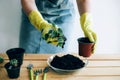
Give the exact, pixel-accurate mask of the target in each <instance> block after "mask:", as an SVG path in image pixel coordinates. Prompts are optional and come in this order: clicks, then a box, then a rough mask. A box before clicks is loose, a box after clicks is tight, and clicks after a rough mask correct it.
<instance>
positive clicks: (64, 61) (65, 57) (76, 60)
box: [47, 54, 88, 72]
mask: <svg viewBox="0 0 120 80" xmlns="http://www.w3.org/2000/svg"><path fill="white" fill-rule="evenodd" d="M47 63H48V65H49V66H50V67H51V68H52V69H53V70H54V71H56V72H74V71H78V70H81V69H83V68H84V67H86V65H87V64H88V60H87V59H85V60H82V59H80V57H78V56H75V55H72V54H56V55H52V56H50V57H49V58H48V60H47Z"/></svg>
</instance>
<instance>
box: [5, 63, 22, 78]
mask: <svg viewBox="0 0 120 80" xmlns="http://www.w3.org/2000/svg"><path fill="white" fill-rule="evenodd" d="M4 67H5V69H6V71H7V74H8V77H9V78H11V79H14V78H18V77H19V76H20V68H21V66H20V65H19V66H17V67H12V68H11V69H9V67H10V63H6V64H5V66H4Z"/></svg>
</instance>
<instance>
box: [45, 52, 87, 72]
mask: <svg viewBox="0 0 120 80" xmlns="http://www.w3.org/2000/svg"><path fill="white" fill-rule="evenodd" d="M56 55H57V56H59V57H60V56H64V55H66V54H55V55H52V56H50V57H49V58H48V59H47V64H48V65H49V66H50V67H51V68H52V69H53V70H54V71H56V72H74V71H78V70H81V69H83V68H85V67H86V66H87V64H88V60H87V59H85V60H83V61H84V63H85V65H84V67H82V68H77V69H72V70H67V69H60V68H56V67H54V66H52V65H51V64H50V63H51V62H52V60H53V59H54V57H55V56H56ZM76 57H77V56H76ZM78 58H79V57H78Z"/></svg>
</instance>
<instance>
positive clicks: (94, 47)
mask: <svg viewBox="0 0 120 80" xmlns="http://www.w3.org/2000/svg"><path fill="white" fill-rule="evenodd" d="M95 50H96V43H95V45H94V46H93V50H92V53H94V52H95Z"/></svg>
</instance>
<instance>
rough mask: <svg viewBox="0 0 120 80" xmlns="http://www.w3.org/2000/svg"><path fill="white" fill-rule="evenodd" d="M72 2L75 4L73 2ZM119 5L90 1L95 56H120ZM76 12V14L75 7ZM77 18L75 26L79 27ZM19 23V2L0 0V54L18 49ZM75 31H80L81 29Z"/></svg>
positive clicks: (109, 0) (110, 0)
mask: <svg viewBox="0 0 120 80" xmlns="http://www.w3.org/2000/svg"><path fill="white" fill-rule="evenodd" d="M73 1H74V3H75V0H73ZM119 4H120V0H91V13H92V15H93V20H94V26H93V29H94V31H95V32H96V33H97V36H98V42H97V48H96V52H95V54H120V48H119V45H120V36H119V35H120V5H119ZM75 6H76V5H75ZM76 12H78V11H77V7H76ZM77 16H79V15H78V14H77ZM77 16H76V22H77V23H76V25H77V26H79V18H78V17H77ZM20 22H21V4H20V0H0V53H5V51H6V50H7V49H9V48H13V47H18V43H19V31H20ZM76 30H77V31H78V30H80V31H81V28H79V29H76ZM76 34H77V33H76ZM82 34H83V33H82ZM76 52H77V51H76Z"/></svg>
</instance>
